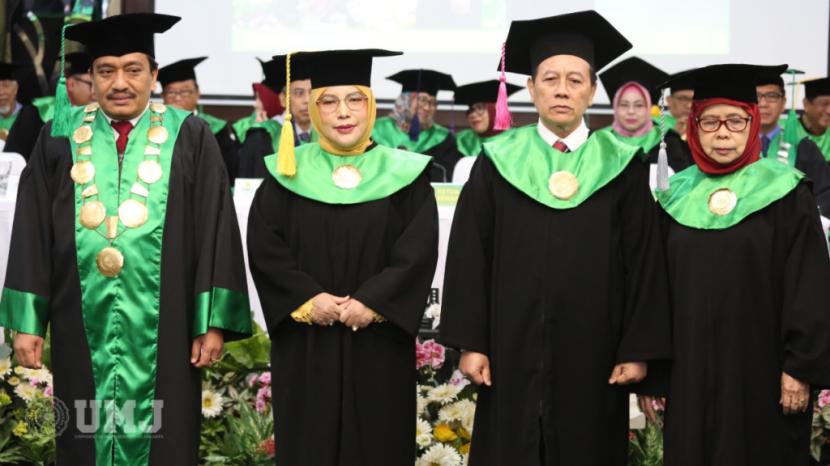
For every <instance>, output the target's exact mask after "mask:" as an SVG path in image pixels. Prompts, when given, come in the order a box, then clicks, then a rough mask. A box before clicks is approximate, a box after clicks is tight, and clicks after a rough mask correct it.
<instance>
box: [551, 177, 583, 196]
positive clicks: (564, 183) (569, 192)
mask: <svg viewBox="0 0 830 466" xmlns="http://www.w3.org/2000/svg"><path fill="white" fill-rule="evenodd" d="M548 189H550V193H551V194H553V197H555V198H557V199H561V200H563V201H567V200H568V199H570V198H572V197H573V196H574V194H576V192H577V191H579V180H577V179H576V176H574V174H573V173H571V172H569V171H566V170H562V171H558V172H555V173H554V174H552V175H551V176H550V179H549V180H548Z"/></svg>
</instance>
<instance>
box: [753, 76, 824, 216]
mask: <svg viewBox="0 0 830 466" xmlns="http://www.w3.org/2000/svg"><path fill="white" fill-rule="evenodd" d="M756 90H757V92H758V109H759V111H760V114H761V157H765V158H769V157H771V158H774V159H777V160H778V161H780V162H781V163H784V164H787V165H790V166H792V167H795V168H797V169H799V170H801V171H802V172H804V174H805V175H807V177H808V178H809V179H810V180H811V181H812V187H813V195H814V196H815V198H816V202H818V205H819V207H820V208H821V212H822V213H823V215H824V216H825V217H830V165H828V164H827V162H826V161H825V160H824V156H823V155H822V154H821V150H819V148H818V146H817V145H816V143H815V142H813V141H812V140H811V139H810V138H808V137H802V138H801V140H800V141H798V142H797V143H796V144H795V145H793V144H791V143H790V142H788V141H786V140H785V139H786V138H785V137H784V128H782V127H781V126H780V125H779V124H778V121H779V118H780V117H781V114H782V113H783V112H784V110H785V109H786V108H787V93H786V92H785V90H784V79H783V78H782V77H781V76H778V75H775V76H771V75H761V76H759V77H758V78H757V82H756Z"/></svg>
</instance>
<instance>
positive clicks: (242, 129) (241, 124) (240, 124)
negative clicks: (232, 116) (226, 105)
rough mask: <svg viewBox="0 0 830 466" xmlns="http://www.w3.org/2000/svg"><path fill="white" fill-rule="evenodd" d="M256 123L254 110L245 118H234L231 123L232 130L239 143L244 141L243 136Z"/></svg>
mask: <svg viewBox="0 0 830 466" xmlns="http://www.w3.org/2000/svg"><path fill="white" fill-rule="evenodd" d="M255 124H256V112H253V113H251V114H250V115H248V116H246V117H245V118H240V119H238V120H236V121H235V122H234V123H233V125H231V126H232V127H233V132H234V133H235V134H236V139H237V140H238V141H239V143H240V144H242V143H244V142H245V137H247V136H248V130H249V129H251V127H253V126H254V125H255Z"/></svg>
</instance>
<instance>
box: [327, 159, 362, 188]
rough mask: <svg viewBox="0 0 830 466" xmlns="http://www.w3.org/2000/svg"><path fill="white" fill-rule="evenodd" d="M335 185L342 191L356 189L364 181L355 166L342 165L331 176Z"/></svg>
mask: <svg viewBox="0 0 830 466" xmlns="http://www.w3.org/2000/svg"><path fill="white" fill-rule="evenodd" d="M331 179H332V180H334V185H335V186H337V187H338V188H340V189H354V188H356V187H357V186H358V185H359V184H360V181H361V180H363V175H361V174H360V170H358V169H357V167H355V166H354V165H348V164H347V165H341V166H339V167H337V168H335V169H334V171H333V172H332V174H331Z"/></svg>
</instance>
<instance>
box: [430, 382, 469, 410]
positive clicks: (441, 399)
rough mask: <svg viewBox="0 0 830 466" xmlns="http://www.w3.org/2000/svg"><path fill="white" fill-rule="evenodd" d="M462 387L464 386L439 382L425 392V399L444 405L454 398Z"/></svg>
mask: <svg viewBox="0 0 830 466" xmlns="http://www.w3.org/2000/svg"><path fill="white" fill-rule="evenodd" d="M463 388H464V387H461V386H456V385H447V384H441V385H439V386H437V387H435V388H432V389H431V390H430V391H429V393H428V394H427V400H429V401H434V402H436V403H441V404H442V405H445V404H447V403H450V402H452V401H453V400H455V397H457V396H458V394H459V393H461V390H462V389H463Z"/></svg>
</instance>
